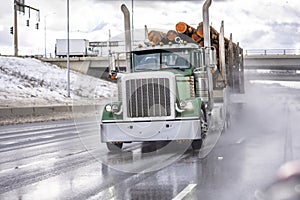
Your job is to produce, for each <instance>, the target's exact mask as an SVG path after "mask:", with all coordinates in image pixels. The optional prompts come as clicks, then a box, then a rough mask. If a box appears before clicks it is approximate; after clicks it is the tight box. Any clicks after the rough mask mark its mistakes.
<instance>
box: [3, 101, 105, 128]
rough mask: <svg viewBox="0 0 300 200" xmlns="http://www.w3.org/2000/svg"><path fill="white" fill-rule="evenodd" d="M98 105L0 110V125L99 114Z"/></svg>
mask: <svg viewBox="0 0 300 200" xmlns="http://www.w3.org/2000/svg"><path fill="white" fill-rule="evenodd" d="M99 112H100V106H99V105H75V106H72V105H58V106H39V107H18V108H0V125H7V124H16V123H25V122H38V121H49V120H60V119H71V118H74V117H75V118H76V117H82V116H89V115H95V114H99Z"/></svg>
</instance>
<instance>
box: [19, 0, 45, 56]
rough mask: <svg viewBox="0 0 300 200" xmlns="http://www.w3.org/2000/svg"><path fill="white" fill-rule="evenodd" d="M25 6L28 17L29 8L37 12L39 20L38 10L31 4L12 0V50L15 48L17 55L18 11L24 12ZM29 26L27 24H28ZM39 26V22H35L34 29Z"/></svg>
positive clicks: (23, 0)
mask: <svg viewBox="0 0 300 200" xmlns="http://www.w3.org/2000/svg"><path fill="white" fill-rule="evenodd" d="M25 8H28V14H29V18H30V9H32V10H35V11H36V12H37V13H38V17H37V18H38V20H37V21H38V22H39V21H40V10H39V9H36V8H33V7H31V6H28V5H25V0H14V28H13V34H14V50H15V56H18V51H19V48H18V11H19V12H21V13H23V14H25ZM28 26H29V24H28ZM38 28H39V24H38V23H36V29H38Z"/></svg>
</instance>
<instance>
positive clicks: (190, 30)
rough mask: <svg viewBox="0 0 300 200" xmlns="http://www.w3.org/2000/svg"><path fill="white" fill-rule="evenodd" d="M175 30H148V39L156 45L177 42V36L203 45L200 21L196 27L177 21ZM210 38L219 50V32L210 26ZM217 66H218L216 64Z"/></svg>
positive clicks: (201, 23)
mask: <svg viewBox="0 0 300 200" xmlns="http://www.w3.org/2000/svg"><path fill="white" fill-rule="evenodd" d="M175 29H176V31H175V30H169V31H168V32H167V33H163V32H161V31H155V30H153V31H150V33H149V34H148V39H149V41H150V42H152V43H153V44H155V45H157V44H159V43H160V42H162V43H163V44H168V43H170V42H171V43H177V42H178V41H176V39H177V40H178V37H179V38H180V40H182V41H186V42H189V43H196V44H199V45H200V46H202V47H204V34H203V22H200V23H199V24H198V26H197V28H194V27H192V26H190V25H188V24H186V23H185V22H178V23H177V24H176V26H175ZM210 39H211V45H212V46H214V47H215V49H216V51H217V52H219V33H218V31H217V30H216V29H214V28H213V27H212V26H210ZM224 39H225V50H226V51H227V50H228V47H229V40H228V39H227V38H224ZM218 63H219V54H218V53H217V65H218ZM218 68H219V66H218Z"/></svg>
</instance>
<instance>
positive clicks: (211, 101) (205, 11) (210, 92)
mask: <svg viewBox="0 0 300 200" xmlns="http://www.w3.org/2000/svg"><path fill="white" fill-rule="evenodd" d="M211 2H212V0H206V1H205V3H204V4H203V7H202V14H203V35H204V48H205V66H206V72H207V78H208V96H209V97H208V98H209V99H208V102H207V108H208V111H209V112H210V111H211V110H212V109H213V107H214V95H213V80H212V73H211V68H210V53H211V41H210V25H209V7H210V5H211Z"/></svg>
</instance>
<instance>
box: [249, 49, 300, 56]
mask: <svg viewBox="0 0 300 200" xmlns="http://www.w3.org/2000/svg"><path fill="white" fill-rule="evenodd" d="M244 52H245V55H300V49H246V50H245V51H244Z"/></svg>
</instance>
